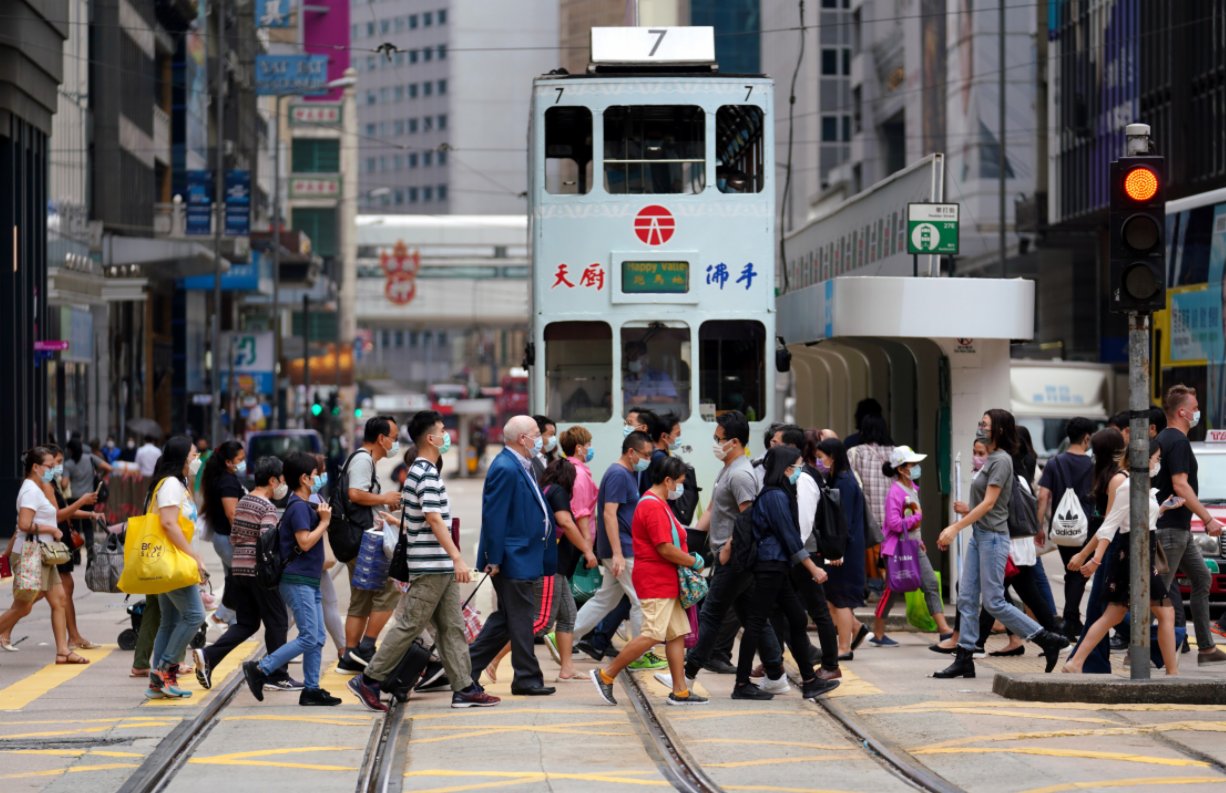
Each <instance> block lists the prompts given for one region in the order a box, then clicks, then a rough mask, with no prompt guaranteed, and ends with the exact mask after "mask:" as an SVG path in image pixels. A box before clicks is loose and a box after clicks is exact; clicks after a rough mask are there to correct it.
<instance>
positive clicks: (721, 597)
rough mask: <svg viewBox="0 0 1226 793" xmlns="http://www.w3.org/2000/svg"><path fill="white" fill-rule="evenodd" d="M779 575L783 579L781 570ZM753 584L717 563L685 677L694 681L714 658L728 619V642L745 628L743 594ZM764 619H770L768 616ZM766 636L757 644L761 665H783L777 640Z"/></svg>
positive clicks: (749, 578)
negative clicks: (730, 627) (740, 627)
mask: <svg viewBox="0 0 1226 793" xmlns="http://www.w3.org/2000/svg"><path fill="white" fill-rule="evenodd" d="M779 575H780V576H784V575H785V574H784V572H783V571H782V569H781V570H780V572H779ZM753 584H754V577H753V575H751V574H747V573H738V572H737V571H736V570H733V569H732V567H731V566H730V565H726V564H719V563H716V566H715V570H714V572H713V573H712V574H711V580H710V586H709V588H708V589H707V596H706V597H705V598H703V601H702V607H701V608H700V609H699V612H698V642H697V643H696V644H695V645H694V646H693V647H692V648H691V649H690V651H689V652H688V653H687V654H686V656H685V676H686V677H697V676H698V670H700V669H702V667H703V666H704V665H705V664H706V663H707V662H708V661H710V660H711V658H712V657H715V653H716V652H717V651H718V648H719V646H720V643H721V642H723V641H724V640H726V639H727V634H726V631H727V624H728V618H731V619H732V630H731V639H732V640H735V638H736V631H737V627H738V625H739V624H745V622H746V620H747V619H748V610H747V604H748V600H747V598H746V593H747V592H749V591H750V590H751V589H752V588H753ZM767 617H768V618H769V617H770V615H769V614H767ZM766 634H767V635H766V636H763V637H762V638H761V640H760V644H761V648H760V649H761V653H762V663H763V664H776V663H778V664H782V662H783V650H782V648H780V646H779V640H778V639H777V638H775V634H774V632H773V631H767V632H766ZM743 641H744V639H742V642H743ZM729 646H731V640H729ZM742 646H743V645H742ZM729 658H731V653H729ZM806 658H807V656H806Z"/></svg>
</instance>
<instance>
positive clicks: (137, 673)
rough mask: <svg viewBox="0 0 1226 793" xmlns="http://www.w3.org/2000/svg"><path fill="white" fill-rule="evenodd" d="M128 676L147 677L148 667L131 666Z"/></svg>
mask: <svg viewBox="0 0 1226 793" xmlns="http://www.w3.org/2000/svg"><path fill="white" fill-rule="evenodd" d="M128 677H149V670H148V669H137V668H136V667H135V666H134V667H132V671H130V672H128Z"/></svg>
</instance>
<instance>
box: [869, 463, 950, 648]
mask: <svg viewBox="0 0 1226 793" xmlns="http://www.w3.org/2000/svg"><path fill="white" fill-rule="evenodd" d="M927 457H928V455H926V454H918V453H916V452H915V451H913V450H912V449H911V447H910V446H895V447H894V448H893V450H891V452H890V459H889V460H888V461H887V462H884V463H882V464H881V473H883V474H884V475H885V476H887V477H889V478H890V479H893V480H894V481H893V482H892V483H891V484H890V489H889V491H888V492H887V493H886V497H885V511H884V516H883V517H884V519H883V520H882V522H881V533H882V534H884V535H885V540H884V541H883V542H882V543H881V556H882V558H883V559H885V563H886V567H887V568H888V567H889V565H890V564H892V560H893V556H894V555H895V553H896V552H897V550H898V543H899V542H901V541H902V540H904V539H908V538H909V539H912V540H916V541H917V542H919V543H920V549H921V550H923V551H925V552H924V553H921V554H920V555H919V564H920V575H921V580H922V582H923V584H922V586H921V587H920V588H921V590H922V591H923V593H924V600H925V601H926V602H927V604H928V611H929V612H931V614H932V618H933V619H934V620H936V623H937V630H938V631H939V632H940V634H941V638H942V639H946V638H949V636H950V634H951V633H952V630H951V629H950V627H949V623H948V622H946V621H945V610H944V608H943V607H942V605H941V590H940V588H939V586H938V585H937V577H936V574H935V573H933V571H932V564H931V563H930V562H929V561H928V554H927V549H926V548H925V547H924V541H923V540H922V539H920V524H921V522H922V521H923V518H924V514H923V512H922V511H921V510H920V505H919V485H918V484H916V480H917V479H919V477H920V463H921V462H922V461H923V460H925V459H926V458H927ZM888 580H889V579H888V578H887V582H888ZM896 594H897V593H895V592H893V591H891V590H890V587H889V585H888V583H887V586H886V588H885V591H884V592H882V593H881V600H880V601H878V603H877V612H876V614H875V615H874V619H873V643H874V644H876V645H877V646H879V647H892V646H894V645H895V644H897V643H896V642H895V641H894V640H893V639H890V638H889V637H887V636H886V635H885V618H886V617H887V616H888V615H889V613H890V608H891V607H892V606H893V605H894V596H895V595H896Z"/></svg>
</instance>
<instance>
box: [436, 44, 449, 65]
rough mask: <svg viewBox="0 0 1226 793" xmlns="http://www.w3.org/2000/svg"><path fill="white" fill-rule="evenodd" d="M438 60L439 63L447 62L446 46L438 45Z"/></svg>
mask: <svg viewBox="0 0 1226 793" xmlns="http://www.w3.org/2000/svg"><path fill="white" fill-rule="evenodd" d="M438 59H439V60H440V61H445V60H447V45H446V44H440V45H438Z"/></svg>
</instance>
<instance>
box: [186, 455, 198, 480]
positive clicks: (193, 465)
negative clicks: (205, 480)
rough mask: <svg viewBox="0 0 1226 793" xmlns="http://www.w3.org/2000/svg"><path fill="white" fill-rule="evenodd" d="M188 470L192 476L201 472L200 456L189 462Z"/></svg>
mask: <svg viewBox="0 0 1226 793" xmlns="http://www.w3.org/2000/svg"><path fill="white" fill-rule="evenodd" d="M187 472H188V473H189V474H191V475H192V476H195V475H196V474H198V473H200V458H199V457H197V458H196V459H195V460H192V461H191V462H190V463H188V464H187Z"/></svg>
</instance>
